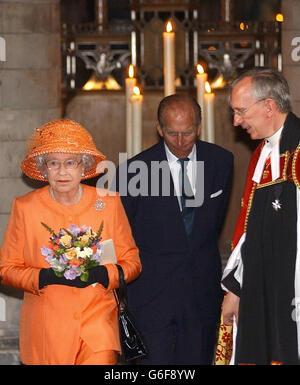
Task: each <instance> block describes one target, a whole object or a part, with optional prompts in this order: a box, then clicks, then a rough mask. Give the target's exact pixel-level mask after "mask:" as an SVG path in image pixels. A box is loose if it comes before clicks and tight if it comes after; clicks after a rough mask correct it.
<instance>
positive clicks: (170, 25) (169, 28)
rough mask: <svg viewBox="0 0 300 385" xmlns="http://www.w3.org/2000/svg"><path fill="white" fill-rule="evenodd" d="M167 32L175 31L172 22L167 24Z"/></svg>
mask: <svg viewBox="0 0 300 385" xmlns="http://www.w3.org/2000/svg"><path fill="white" fill-rule="evenodd" d="M166 31H167V32H172V31H173V27H172V23H171V22H170V21H168V22H167V26H166Z"/></svg>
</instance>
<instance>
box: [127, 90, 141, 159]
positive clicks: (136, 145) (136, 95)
mask: <svg viewBox="0 0 300 385" xmlns="http://www.w3.org/2000/svg"><path fill="white" fill-rule="evenodd" d="M130 100H131V104H132V128H133V135H132V139H133V141H132V156H134V155H136V154H139V153H140V152H141V151H142V107H143V96H142V95H141V93H140V89H139V87H137V86H135V87H134V89H133V95H132V96H131V98H130Z"/></svg>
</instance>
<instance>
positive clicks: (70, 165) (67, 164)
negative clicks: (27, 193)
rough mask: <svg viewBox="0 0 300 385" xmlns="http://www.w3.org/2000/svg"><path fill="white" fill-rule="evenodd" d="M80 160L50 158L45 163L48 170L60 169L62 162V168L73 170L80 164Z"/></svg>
mask: <svg viewBox="0 0 300 385" xmlns="http://www.w3.org/2000/svg"><path fill="white" fill-rule="evenodd" d="M81 162H82V160H76V159H67V160H64V161H63V162H60V161H59V160H57V159H51V160H47V161H46V162H45V163H46V167H47V168H48V170H55V171H56V170H58V169H60V167H61V165H62V164H63V165H64V168H65V169H66V170H75V169H76V168H77V167H78V166H79V165H80V163H81Z"/></svg>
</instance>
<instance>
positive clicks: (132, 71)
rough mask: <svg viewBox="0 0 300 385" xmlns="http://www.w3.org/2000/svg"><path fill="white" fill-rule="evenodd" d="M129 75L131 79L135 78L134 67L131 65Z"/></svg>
mask: <svg viewBox="0 0 300 385" xmlns="http://www.w3.org/2000/svg"><path fill="white" fill-rule="evenodd" d="M128 75H129V77H130V78H133V77H134V67H133V65H132V64H130V66H129V68H128Z"/></svg>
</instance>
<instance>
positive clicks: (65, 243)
mask: <svg viewBox="0 0 300 385" xmlns="http://www.w3.org/2000/svg"><path fill="white" fill-rule="evenodd" d="M71 240H72V237H71V236H70V235H69V234H66V235H63V236H62V237H61V238H60V240H59V243H60V244H62V245H63V246H65V247H70V246H71Z"/></svg>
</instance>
